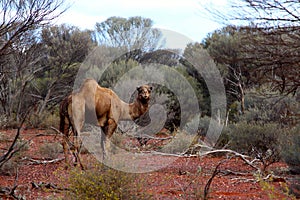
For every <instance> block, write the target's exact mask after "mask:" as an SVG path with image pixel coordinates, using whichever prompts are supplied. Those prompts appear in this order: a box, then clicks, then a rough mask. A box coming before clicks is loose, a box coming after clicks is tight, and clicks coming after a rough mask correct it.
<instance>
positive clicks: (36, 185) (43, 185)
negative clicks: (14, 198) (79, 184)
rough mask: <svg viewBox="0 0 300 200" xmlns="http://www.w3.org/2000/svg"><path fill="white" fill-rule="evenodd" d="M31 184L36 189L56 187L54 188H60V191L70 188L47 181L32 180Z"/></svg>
mask: <svg viewBox="0 0 300 200" xmlns="http://www.w3.org/2000/svg"><path fill="white" fill-rule="evenodd" d="M31 186H32V188H34V189H44V188H46V189H54V190H58V191H66V190H70V189H69V188H61V187H58V186H57V185H56V184H53V183H45V182H39V183H36V182H31Z"/></svg>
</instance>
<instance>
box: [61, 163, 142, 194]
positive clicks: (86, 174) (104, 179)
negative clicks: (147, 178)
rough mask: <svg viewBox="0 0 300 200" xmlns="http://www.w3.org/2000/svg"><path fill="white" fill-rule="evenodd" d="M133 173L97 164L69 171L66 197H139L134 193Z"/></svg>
mask: <svg viewBox="0 0 300 200" xmlns="http://www.w3.org/2000/svg"><path fill="white" fill-rule="evenodd" d="M134 182H135V179H134V175H133V174H128V173H125V172H121V171H117V170H114V169H110V168H108V167H105V166H103V165H99V166H97V167H96V168H94V169H90V170H86V171H81V170H78V169H74V170H73V171H71V173H70V178H69V183H70V185H69V189H70V190H69V192H68V194H67V195H66V196H67V198H68V199H80V200H81V199H141V198H143V197H142V196H139V197H138V198H137V197H136V194H134V190H133V188H134V189H136V187H134Z"/></svg>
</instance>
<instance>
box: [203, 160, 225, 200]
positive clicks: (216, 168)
mask: <svg viewBox="0 0 300 200" xmlns="http://www.w3.org/2000/svg"><path fill="white" fill-rule="evenodd" d="M226 161H227V159H226V160H222V161H220V162H219V163H218V165H217V166H216V167H215V169H214V172H213V173H212V175H211V177H210V178H209V179H208V181H207V183H206V185H205V187H204V194H203V199H204V200H207V199H208V192H209V188H210V185H211V183H212V181H213V179H214V178H215V177H216V176H217V175H218V174H219V173H220V170H219V167H220V166H221V165H222V164H223V163H224V162H226Z"/></svg>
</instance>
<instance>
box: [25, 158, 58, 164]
mask: <svg viewBox="0 0 300 200" xmlns="http://www.w3.org/2000/svg"><path fill="white" fill-rule="evenodd" d="M63 159H64V158H56V159H53V160H36V159H32V158H28V157H24V158H23V160H28V161H30V162H29V163H28V164H29V165H45V164H53V163H57V162H60V161H62V160H63Z"/></svg>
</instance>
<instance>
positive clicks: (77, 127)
mask: <svg viewBox="0 0 300 200" xmlns="http://www.w3.org/2000/svg"><path fill="white" fill-rule="evenodd" d="M151 90H152V87H151V86H148V85H142V86H140V87H138V88H137V91H138V95H137V97H136V99H135V101H134V102H133V103H130V104H128V103H125V102H124V101H122V100H121V99H120V98H119V97H118V96H117V94H116V93H114V92H113V91H112V90H110V89H108V88H104V87H101V86H99V85H98V83H97V82H96V81H95V80H93V79H87V80H85V81H84V83H83V85H82V86H81V88H80V90H79V92H77V93H73V94H71V95H69V96H68V97H66V98H65V99H64V100H63V101H62V102H61V105H60V131H61V132H62V133H63V134H64V140H63V143H62V144H63V149H64V154H65V161H66V163H67V164H68V163H69V162H68V156H67V155H68V144H69V145H70V144H72V143H71V142H70V139H69V138H70V136H72V133H71V132H70V128H72V129H71V130H72V132H73V136H74V142H73V145H72V146H73V147H74V151H73V154H74V156H75V161H76V162H77V164H80V165H81V167H82V168H83V165H82V163H81V160H80V156H79V145H80V144H79V141H78V139H77V137H78V136H79V135H80V131H81V130H82V128H83V125H84V121H85V116H87V115H86V113H89V114H91V115H92V117H94V118H95V119H96V120H97V125H98V126H100V127H101V128H102V130H103V132H104V134H105V145H104V146H105V147H103V149H104V150H105V151H107V150H108V149H109V139H110V138H111V136H112V135H113V133H114V131H115V130H116V128H117V124H118V121H119V120H135V119H137V118H139V117H140V116H141V115H143V114H144V113H145V112H147V111H148V108H149V101H150V96H151Z"/></svg>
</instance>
